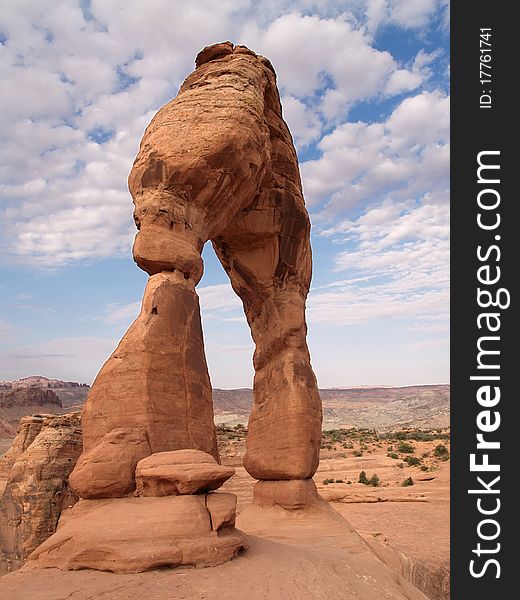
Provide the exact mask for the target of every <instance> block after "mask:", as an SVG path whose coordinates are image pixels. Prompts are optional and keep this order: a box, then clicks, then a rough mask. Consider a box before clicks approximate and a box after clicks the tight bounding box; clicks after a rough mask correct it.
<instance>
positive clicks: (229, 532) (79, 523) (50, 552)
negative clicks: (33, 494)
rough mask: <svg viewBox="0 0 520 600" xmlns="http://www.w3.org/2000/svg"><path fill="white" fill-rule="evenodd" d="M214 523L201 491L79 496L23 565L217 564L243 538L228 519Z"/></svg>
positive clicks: (121, 568)
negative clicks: (157, 495) (155, 495)
mask: <svg viewBox="0 0 520 600" xmlns="http://www.w3.org/2000/svg"><path fill="white" fill-rule="evenodd" d="M225 495H226V496H229V494H225ZM214 523H215V524H219V525H218V526H215V525H212V517H211V514H210V511H209V510H208V508H207V506H206V496H205V495H197V496H195V495H191V496H188V495H184V496H164V497H161V498H152V497H150V498H112V499H109V500H107V499H104V500H80V501H79V502H78V503H77V504H76V505H75V506H74V508H73V509H72V511H71V514H70V516H69V517H68V518H67V519H66V520H65V521H64V522H63V524H61V523H60V525H59V527H58V530H57V532H56V533H55V534H54V535H53V536H51V537H50V538H49V539H48V540H47V541H46V542H44V543H43V544H42V545H41V546H39V547H38V548H37V549H36V550H35V551H34V552H33V553H32V554H31V555H30V557H29V564H33V565H35V566H38V567H58V568H60V569H67V570H77V569H85V568H89V569H99V570H101V571H113V572H115V573H140V572H142V571H148V570H150V569H154V568H158V567H165V566H170V567H176V566H181V565H191V566H194V565H197V566H212V565H218V564H221V563H223V562H226V561H228V560H230V559H231V558H233V556H236V555H237V554H238V553H239V552H240V551H241V550H243V549H245V548H246V547H247V542H246V541H245V538H244V536H243V535H242V534H241V533H240V532H239V531H237V530H235V529H234V528H233V527H230V526H229V519H228V521H225V520H223V519H221V521H220V522H219V521H218V520H217V521H214Z"/></svg>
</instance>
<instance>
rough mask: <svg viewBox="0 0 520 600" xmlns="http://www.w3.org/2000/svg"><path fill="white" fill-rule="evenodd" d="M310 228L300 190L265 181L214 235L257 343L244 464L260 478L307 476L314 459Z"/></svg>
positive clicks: (316, 418) (316, 420)
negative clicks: (249, 202)
mask: <svg viewBox="0 0 520 600" xmlns="http://www.w3.org/2000/svg"><path fill="white" fill-rule="evenodd" d="M278 183H279V182H278ZM309 229H310V227H309V219H308V216H307V212H306V210H305V206H304V204H303V198H302V196H301V194H298V193H297V190H292V191H291V188H290V187H284V188H279V187H277V185H275V181H274V180H271V181H270V182H268V183H267V184H266V186H265V189H264V190H263V191H262V193H261V194H260V195H259V197H258V198H257V200H256V201H255V203H254V204H253V205H251V206H250V207H249V208H247V209H245V210H243V211H241V212H240V213H239V214H238V215H237V216H236V217H235V219H234V220H233V222H232V223H231V224H230V226H229V227H228V229H227V230H226V232H225V233H224V234H223V235H221V236H219V237H218V238H216V239H215V240H213V245H214V247H215V250H216V253H217V255H218V257H219V259H220V261H221V262H222V264H223V266H224V268H225V270H226V272H227V273H228V275H229V277H230V279H231V283H232V286H233V288H234V290H235V292H236V293H237V294H238V295H239V296H240V298H241V299H242V302H243V305H244V311H245V314H246V317H247V321H248V323H249V326H250V328H251V333H252V337H253V340H254V342H255V345H256V350H255V354H254V367H255V379H254V391H253V396H254V405H253V409H252V412H251V416H250V419H249V433H248V438H247V446H246V455H245V458H244V466H245V468H246V469H247V471H248V472H249V473H250V474H251V475H252V476H253V477H255V478H256V479H260V480H294V479H308V478H310V477H312V475H313V474H314V473H315V471H316V468H317V467H318V462H319V448H320V440H321V422H322V411H321V400H320V397H319V393H318V389H317V384H316V378H315V376H314V373H313V371H312V368H311V364H310V356H309V351H308V348H307V343H306V333H307V327H306V323H305V300H306V296H307V292H308V289H309V283H310V278H311V252H310V244H309Z"/></svg>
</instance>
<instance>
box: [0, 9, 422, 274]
mask: <svg viewBox="0 0 520 600" xmlns="http://www.w3.org/2000/svg"><path fill="white" fill-rule="evenodd" d="M394 4H395V3H394ZM394 4H392V7H390V8H389V7H388V6H386V5H385V6H386V8H385V11H386V12H385V16H384V19H386V20H387V21H388V20H389V19H390V20H392V19H394V20H395V19H401V20H403V22H404V20H406V19H408V21H409V22H410V23H412V22H414V23H415V22H419V21H420V14H427V13H428V10H429V9H428V10H426V9H425V10H423V11H422V13H421V11H419V9H418V8H417V7H416V8H413V10H412V9H408V12H407V13H406V11H405V12H403V11H404V10H405V9H404V8H403V7H401V6H400V5H398V4H399V3H397V4H395V6H394ZM370 7H372V8H370ZM362 8H363V5H362V2H360V1H359V0H356V1H354V0H353V1H352V2H348V3H345V6H344V7H340V9H339V8H338V5H337V4H336V3H334V2H329V1H328V0H324V1H318V0H317V1H310V0H299V1H296V0H294V1H293V0H290V1H286V2H282V3H271V4H269V5H268V6H266V7H265V10H263V11H259V10H258V9H257V7H255V6H254V5H253V3H251V2H250V1H249V0H242V1H238V2H237V1H231V0H225V1H223V2H219V3H218V4H217V5H215V3H214V2H211V1H210V0H200V1H199V2H197V3H194V4H193V5H190V7H189V8H188V7H187V6H186V5H184V4H182V3H173V4H172V3H171V2H169V1H168V0H154V1H152V2H149V3H148V4H147V6H146V8H143V5H142V3H141V2H138V0H125V1H124V2H123V1H122V0H117V1H115V2H110V3H107V2H104V1H101V0H93V1H92V2H91V3H90V4H89V5H88V8H87V9H85V8H83V9H82V8H81V7H80V5H79V4H74V3H63V2H60V1H58V0H54V1H52V0H51V1H49V2H48V3H46V8H45V11H42V10H41V7H40V5H39V3H37V2H26V3H25V4H24V9H23V11H21V10H20V8H19V7H18V5H16V4H9V5H8V6H5V5H4V6H2V8H1V9H0V10H1V11H2V13H3V14H2V18H1V22H2V33H3V35H4V36H5V38H6V40H5V42H4V43H2V44H1V45H0V86H2V89H3V91H2V98H3V101H4V102H3V110H2V113H1V114H0V126H1V129H2V132H3V135H4V136H5V140H3V143H2V144H1V145H0V165H1V166H0V178H1V181H2V182H3V185H1V186H0V198H1V200H2V207H1V208H0V213H1V215H2V218H3V220H4V221H5V223H7V224H8V225H7V227H5V228H4V230H3V238H4V239H3V241H2V242H0V249H1V250H2V252H3V254H4V256H5V259H6V260H9V261H11V262H19V263H28V264H37V265H40V266H45V265H49V264H52V265H53V266H54V267H56V266H60V265H65V264H70V263H72V262H77V261H84V260H87V259H90V260H96V259H100V258H105V257H108V256H113V255H116V256H117V255H119V254H121V253H125V252H128V251H129V247H130V244H131V239H132V233H133V225H132V221H131V216H130V214H131V210H132V205H131V200H130V197H129V195H128V193H127V190H126V178H127V174H128V172H129V170H130V167H131V164H132V161H133V158H134V156H135V154H136V151H137V148H138V144H139V140H140V137H141V136H142V132H143V131H144V128H145V127H146V125H147V123H148V122H149V121H150V119H151V117H152V115H153V114H154V112H155V111H156V110H157V109H158V108H159V107H160V106H161V105H162V104H163V103H164V102H165V101H167V100H168V99H169V98H171V97H172V96H174V95H175V93H176V91H177V88H178V85H179V84H180V83H181V81H182V79H183V77H184V76H185V74H187V73H188V72H189V71H190V70H191V69H192V68H193V60H194V56H195V54H196V53H197V51H198V50H199V49H200V48H201V47H202V46H204V45H206V44H208V43H212V42H215V41H220V40H222V39H232V40H233V41H236V42H243V43H246V44H248V45H249V46H251V47H252V48H254V49H255V50H257V51H258V52H262V53H264V54H266V55H267V56H269V58H270V59H271V60H272V62H273V63H274V64H275V66H276V69H277V71H278V75H279V84H280V87H281V89H282V92H283V102H284V112H285V115H286V117H287V120H288V122H289V124H290V126H291V128H292V130H293V134H294V137H295V139H296V142H297V144H298V145H299V146H305V145H308V144H309V143H312V142H314V141H316V140H317V139H319V138H320V136H321V135H322V128H323V126H324V125H326V126H329V127H330V125H331V124H335V123H340V122H341V120H342V119H344V118H345V117H346V115H347V114H348V111H349V109H350V107H351V106H352V105H353V103H355V102H358V101H360V100H362V99H364V98H373V97H377V96H379V95H381V94H383V93H387V94H392V93H401V92H403V91H406V90H409V89H411V87H412V86H415V85H416V84H417V85H419V79H421V81H424V79H425V77H427V70H428V66H427V62H428V59H427V56H429V55H426V54H424V53H422V54H421V53H419V55H418V57H417V59H416V61H415V62H414V64H413V65H412V66H410V67H408V68H407V67H406V66H403V65H399V64H398V63H397V62H396V61H395V60H394V59H393V57H392V56H391V55H390V53H388V52H385V51H381V50H378V49H376V48H374V47H373V46H372V42H371V38H370V37H369V36H368V35H367V34H366V33H365V27H364V24H363V23H364V22H366V18H367V16H366V15H363V14H362V12H363V11H362ZM373 9H374V4H373V3H370V6H369V9H368V13H370V10H372V11H373ZM302 11H306V12H308V13H309V12H312V13H314V14H302ZM368 13H367V14H368ZM394 13H395V15H397V16H392V15H394ZM208 14H211V18H207V15H208ZM370 14H372V13H370ZM165 15H168V18H167V19H165V18H164V16H165ZM354 15H355V16H354ZM414 15H415V16H414ZM368 16H370V15H368ZM158 23H160V26H158ZM385 87H386V92H385V91H384V90H385ZM4 88H5V89H4ZM396 118H397V116H396ZM97 142H104V143H97ZM354 162H355V161H354ZM389 166H390V167H391V165H389ZM404 166H405V165H404ZM393 168H394V169H395V168H396V166H395V165H394V167H393ZM308 171H312V166H311V167H309V169H308ZM382 175H384V174H382ZM309 181H310V182H311V183H310V184H309V189H310V190H311V192H312V185H311V184H312V176H311V177H310V178H309ZM334 187H336V188H337V187H339V186H338V185H336V186H334V185H332V182H329V183H328V184H327V185H326V186H325V190H324V191H327V189H329V188H331V189H333V191H334ZM335 191H338V190H337V189H336V190H335ZM311 195H312V194H311ZM96 215H97V216H96ZM89 240H90V241H91V242H92V243H90V244H89Z"/></svg>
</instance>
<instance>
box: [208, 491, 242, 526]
mask: <svg viewBox="0 0 520 600" xmlns="http://www.w3.org/2000/svg"><path fill="white" fill-rule="evenodd" d="M206 508H207V509H208V512H209V515H210V517H211V528H212V529H213V531H218V530H219V529H220V528H222V527H225V528H227V527H231V528H232V527H234V526H235V518H236V512H237V497H236V496H235V494H226V493H222V492H219V493H217V494H207V495H206Z"/></svg>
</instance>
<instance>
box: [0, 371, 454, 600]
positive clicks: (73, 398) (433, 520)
mask: <svg viewBox="0 0 520 600" xmlns="http://www.w3.org/2000/svg"><path fill="white" fill-rule="evenodd" d="M0 385H1V386H2V387H1V390H0V431H1V432H2V433H1V439H0V444H1V446H0V448H1V451H2V453H5V452H6V454H4V455H3V458H0V490H3V489H4V488H5V492H4V496H3V497H2V499H1V500H0V532H1V536H0V537H1V546H0V551H1V552H2V554H1V560H2V562H1V563H0V573H2V574H5V573H7V572H8V571H10V570H12V571H13V572H12V574H10V575H7V576H6V577H4V578H2V580H0V589H2V598H13V600H14V599H17V598H22V597H29V596H31V595H32V594H33V591H32V590H38V595H36V594H35V595H34V597H37V598H42V600H45V599H49V600H51V599H52V600H54V599H57V598H58V597H59V598H69V597H71V598H72V597H78V598H80V597H81V598H83V597H84V598H87V597H88V598H111V599H112V598H113V599H115V600H118V599H120V598H121V599H122V598H129V597H137V596H130V595H129V593H130V590H134V589H136V590H140V591H139V595H144V596H145V597H147V598H148V597H149V598H155V597H156V598H163V597H164V596H162V595H161V594H162V593H164V591H165V590H166V589H171V585H172V582H173V581H175V585H176V586H178V590H179V594H180V595H179V596H175V597H179V598H208V599H209V598H216V597H219V598H236V597H237V596H234V595H233V590H232V589H231V588H232V585H236V582H235V583H234V584H232V582H233V577H234V576H235V577H236V576H238V573H237V572H235V570H236V569H239V568H240V565H241V564H242V563H243V561H244V556H238V557H237V558H235V559H233V560H232V561H231V562H230V563H226V564H225V565H221V566H218V567H212V568H210V569H203V570H199V569H196V570H194V571H193V570H191V569H186V568H184V569H175V570H170V571H169V570H166V571H165V570H160V571H152V572H148V573H141V574H136V575H121V574H107V573H100V572H97V571H88V570H87V571H84V570H83V571H75V572H69V573H64V572H60V571H58V570H56V569H44V570H41V571H35V570H33V571H32V572H31V574H30V577H29V575H28V574H26V573H25V570H26V569H27V567H24V568H22V569H21V570H18V568H19V567H21V566H22V564H23V562H24V559H25V558H26V556H27V554H28V553H29V552H30V551H31V550H32V549H34V547H35V545H38V543H40V542H41V541H43V540H44V539H45V537H47V536H48V535H49V534H50V533H52V531H53V528H54V527H55V522H56V521H57V519H58V517H59V513H56V512H54V513H52V511H51V512H49V510H48V509H46V508H45V503H46V502H49V501H50V499H49V493H50V491H51V489H52V490H53V492H54V493H55V492H56V489H55V488H56V478H60V477H63V476H64V473H69V472H70V470H71V467H72V466H73V462H74V461H75V460H76V459H77V458H78V456H79V454H80V452H81V422H80V419H79V414H80V412H79V411H80V410H81V407H82V404H83V402H84V400H85V398H86V396H87V394H88V391H89V389H90V388H89V386H88V385H86V384H81V385H80V384H78V383H76V382H63V381H58V380H49V379H47V378H44V377H29V378H26V379H24V380H20V381H16V382H3V383H1V384H0ZM213 395H214V404H215V421H216V423H217V438H218V446H219V452H220V456H221V462H222V464H223V465H228V466H230V467H233V468H234V469H235V470H236V474H235V475H234V476H233V477H232V478H231V479H229V480H228V481H227V482H226V483H225V484H224V485H223V487H222V488H221V489H222V491H223V492H230V493H232V494H235V495H236V496H237V526H238V527H239V528H240V529H241V530H242V531H244V532H245V533H246V534H247V535H248V537H250V539H253V540H254V542H253V544H252V549H250V550H249V551H248V554H253V556H254V557H255V562H254V565H253V566H252V567H251V568H253V567H254V569H255V570H257V572H255V573H248V578H249V576H250V577H251V578H253V579H252V581H253V582H254V588H255V591H252V592H251V594H250V597H251V598H266V597H273V598H278V597H280V598H282V597H284V598H295V599H297V598H298V599H299V598H328V597H331V596H328V595H324V594H329V593H330V594H335V596H336V597H338V598H352V597H356V596H353V595H352V594H353V593H354V592H353V591H352V590H349V589H348V586H347V585H346V584H345V581H346V580H347V578H348V573H346V571H345V569H347V570H348V564H349V561H350V559H349V561H346V562H345V558H344V557H343V558H342V553H343V552H344V551H345V546H346V545H347V546H348V547H349V552H350V553H351V555H352V552H353V548H352V544H354V546H356V548H357V550H356V551H355V553H358V552H360V550H361V549H362V548H363V547H364V548H365V551H366V550H367V549H368V550H369V551H370V552H371V553H372V554H373V558H374V560H376V561H378V562H379V561H380V563H381V565H385V566H386V567H387V568H388V570H389V572H390V573H391V574H392V575H393V576H395V577H396V580H397V581H398V582H400V583H399V584H398V586H400V587H403V586H404V588H403V589H404V590H406V585H405V583H406V582H409V583H410V584H412V585H413V588H414V589H416V590H417V591H420V592H422V594H424V596H423V595H411V596H410V595H406V594H409V593H410V592H409V591H408V592H407V591H402V594H403V595H402V596H399V595H396V593H395V592H392V593H391V594H390V595H388V596H384V595H379V594H381V593H382V592H381V591H380V590H379V591H377V592H375V595H374V596H367V595H366V591H364V592H363V594H365V595H363V596H360V597H363V598H365V597H368V598H370V597H373V598H384V597H388V598H399V597H402V598H424V597H426V598H430V599H431V600H447V598H449V456H450V454H449V453H450V440H449V386H448V385H431V386H413V387H404V388H393V387H368V386H367V387H361V388H360V387H357V388H342V389H329V390H320V395H321V397H322V401H323V409H324V432H323V438H322V444H321V451H320V464H319V468H318V470H317V472H316V474H315V476H314V481H315V483H316V486H317V489H318V492H319V495H320V496H321V497H322V498H323V499H324V500H326V501H327V503H328V505H329V506H330V507H331V508H332V509H333V513H334V514H336V515H338V516H340V518H339V519H338V520H337V521H334V520H332V521H330V515H329V521H327V520H325V521H324V520H323V519H322V520H319V519H318V520H317V521H316V522H315V523H314V524H310V523H308V522H306V520H305V519H303V518H302V519H301V521H302V522H301V523H298V518H297V516H296V515H294V516H293V523H290V524H287V523H284V522H277V521H276V518H277V515H276V514H274V515H272V518H273V522H269V520H267V521H266V519H265V518H262V519H259V518H258V517H257V516H255V514H254V511H251V509H250V510H249V511H247V510H246V509H247V508H248V507H251V503H252V499H253V484H254V480H253V478H252V477H251V476H250V475H249V474H248V473H247V471H246V470H245V469H244V467H243V464H242V457H243V455H244V450H245V439H246V436H247V418H248V414H249V410H250V406H251V390H247V389H241V390H214V391H213ZM29 415H33V416H29ZM35 415H41V416H35ZM53 415H55V416H53ZM60 415H63V416H60ZM20 418H22V421H21V425H19V419H20ZM18 428H19V432H20V433H19V435H18V437H16V439H15V434H16V430H17V429H18ZM31 429H32V434H31V433H30V430H31ZM31 437H32V439H31ZM13 440H15V443H14V444H13ZM11 445H12V447H11ZM10 447H11V450H9V448H10ZM42 448H44V449H45V456H43V455H42ZM45 461H47V462H46V464H45ZM16 463H18V471H16V469H14V471H15V472H18V478H17V477H15V476H14V475H13V473H12V472H11V474H10V471H11V470H12V469H13V466H15V464H16ZM45 469H47V471H49V470H50V472H47V474H44V473H43V471H45ZM53 470H54V472H52V471H53ZM21 471H22V472H23V474H22V475H20V472H21ZM35 474H36V476H35ZM9 482H10V483H9ZM63 483H64V482H63ZM63 483H62V484H61V485H60V486H58V487H59V493H60V494H64V493H65V492H66V491H67V486H66V485H63ZM53 486H54V487H53ZM74 501H75V499H74V497H72V496H70V497H68V498H67V499H66V500H65V503H64V506H65V507H66V506H71V505H72V504H73V503H74ZM13 503H18V504H19V505H20V506H21V505H23V506H24V509H23V512H24V515H21V514H20V511H19V510H18V511H16V510H13V506H12V504H13ZM67 510H70V508H65V510H64V513H65V514H66V512H67ZM331 514H332V513H331ZM264 516H265V515H264ZM341 517H342V518H343V519H341ZM49 520H50V521H51V522H50V523H49V522H47V524H46V521H49ZM16 521H18V522H19V521H25V529H24V527H18V530H17V531H15V530H16V527H15V526H14V525H13V523H14V522H16ZM31 522H32V526H34V529H35V531H34V532H33V531H29V530H31V529H32V527H31ZM46 527H47V529H46ZM38 536H39V537H38ZM259 540H262V541H259ZM270 544H274V546H270ZM349 545H350V546H349ZM287 552H289V554H288V555H286V554H284V553H287ZM324 556H326V557H328V558H327V560H328V564H327V565H326V567H324V566H323V565H321V566H320V561H323V560H324ZM241 568H246V567H245V566H244V565H243V564H242V567H241ZM247 568H249V567H247ZM370 568H374V567H373V566H372V567H370ZM234 572H235V575H233V573H234ZM174 573H176V575H175V576H174ZM210 573H211V575H210ZM267 573H269V574H270V575H269V577H267V575H266V574H267ZM171 577H174V580H172V579H171ZM229 578H231V580H230V581H231V583H229V581H228V579H229ZM342 578H344V581H343V584H341V585H339V583H340V581H341V579H342ZM311 579H312V582H313V583H312V585H313V586H314V588H315V591H312V592H309V591H308V590H309V589H312V588H309V585H310V584H311V581H310V580H311ZM20 582H23V585H24V586H28V587H27V588H26V592H24V593H26V594H27V596H20V595H19V593H20V591H19V590H20ZM403 582H405V583H403ZM277 585H279V586H281V587H280V589H281V590H284V589H285V590H286V592H285V595H280V596H277V595H269V594H275V592H274V591H273V590H275V589H278V588H277ZM284 586H287V587H286V588H284ZM80 588H81V589H84V590H87V591H88V593H87V591H86V592H85V596H74V593H75V590H78V589H80ZM58 589H59V590H61V591H60V594H61V595H56V594H57V592H56V590H58ZM150 589H153V590H154V591H153V593H154V594H156V595H155V596H154V595H148V594H149V593H150V592H149V590H150ZM354 589H355V587H354ZM145 590H146V591H145ZM203 590H206V592H204V591H203ZM212 590H213V591H212ZM216 590H219V593H218V596H216V595H213V594H216ZM256 590H257V591H256ZM269 590H271V592H269ZM342 590H343V591H342ZM181 592H182V593H181ZM136 593H137V592H136ZM276 593H277V594H278V593H281V594H283V592H279V591H277V592H276ZM304 593H305V594H308V595H302V594H304ZM342 593H343V594H344V595H341V594H342ZM389 593H390V592H389ZM182 594H184V595H182ZM204 594H206V595H204ZM255 594H256V595H255Z"/></svg>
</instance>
